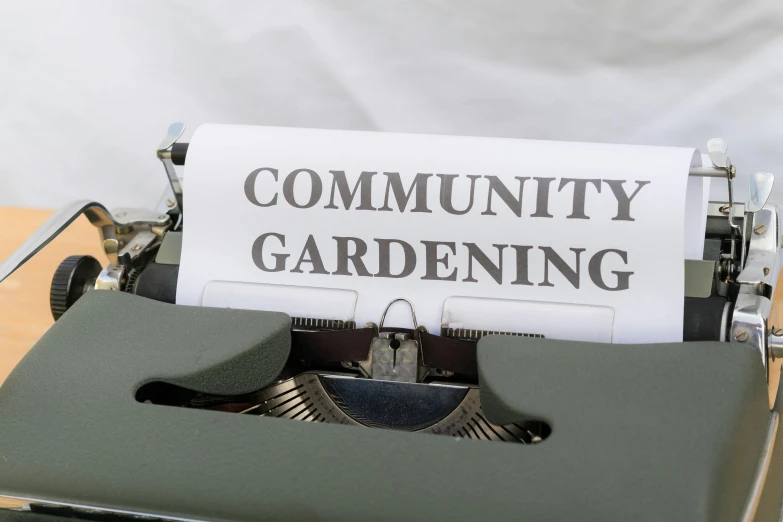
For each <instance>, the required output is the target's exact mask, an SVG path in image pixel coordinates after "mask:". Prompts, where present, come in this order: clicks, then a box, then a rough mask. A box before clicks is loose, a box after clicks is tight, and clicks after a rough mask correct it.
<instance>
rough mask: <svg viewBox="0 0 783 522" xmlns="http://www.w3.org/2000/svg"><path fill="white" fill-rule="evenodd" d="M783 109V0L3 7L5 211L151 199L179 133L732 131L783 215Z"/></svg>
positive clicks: (638, 136)
mask: <svg viewBox="0 0 783 522" xmlns="http://www.w3.org/2000/svg"><path fill="white" fill-rule="evenodd" d="M782 110H783V4H780V3H779V2H762V1H742V2H737V1H735V0H722V1H718V2H716V1H707V0H693V1H690V2H681V1H678V0H659V1H656V2H621V1H619V0H616V1H589V2H588V1H574V0H571V1H563V0H553V1H548V2H534V1H512V0H503V1H498V0H491V1H488V0H482V1H480V2H476V1H470V0H462V1H446V0H441V1H428V2H425V1H422V0H411V1H395V2H389V1H368V0H363V1H358V0H356V1H335V0H329V1H327V0H302V1H298V0H287V1H286V2H251V1H244V2H239V1H232V2H218V1H212V2H208V1H184V0H183V1H155V2H152V1H147V2H131V1H126V2H103V1H100V0H78V1H67V2H66V1H38V0H5V1H4V2H2V3H0V205H19V206H38V207H43V206H46V207H53V206H59V205H62V204H64V203H66V202H68V201H70V200H73V199H83V198H86V197H91V198H94V199H97V200H98V201H101V202H103V203H105V204H106V205H108V206H151V205H154V204H155V203H156V201H157V199H158V197H159V195H160V194H161V192H162V190H163V188H164V186H165V183H166V181H165V176H164V173H163V169H162V166H161V165H160V164H159V162H158V161H157V159H156V158H155V154H154V150H155V148H156V145H157V144H158V142H159V141H160V139H161V138H162V137H163V136H164V135H165V131H166V128H167V126H168V124H169V123H170V122H172V121H184V122H186V123H187V124H188V126H189V132H188V133H187V134H186V137H189V136H190V133H191V132H192V131H193V130H194V129H195V128H196V126H198V125H199V124H200V123H203V122H222V123H242V124H255V125H279V126H297V127H320V128H337V129H357V130H378V131H396V132H416V133H440V134H459V135H468V136H499V137H518V138H535V139H555V140H575V141H597V142H614V143H635V144H648V145H675V146H693V147H698V148H701V149H702V150H704V143H705V141H706V140H707V139H708V138H710V137H713V136H720V137H723V138H725V139H726V140H727V141H728V143H729V146H730V150H729V153H730V156H731V157H732V160H733V161H734V163H735V164H736V165H737V166H738V168H739V171H740V177H739V179H738V188H737V190H736V193H737V198H738V200H743V199H744V198H745V197H747V189H746V183H747V181H746V180H745V179H744V177H743V176H742V175H743V174H747V173H749V172H752V171H754V170H762V169H763V170H769V171H771V172H773V173H777V174H779V178H780V179H779V182H778V185H777V187H776V190H775V195H773V199H776V200H777V201H779V202H781V203H783V148H782V147H781V146H780V144H781V143H782V142H783V124H781V122H780V114H781V111H782ZM521 168H524V166H521ZM185 184H186V185H187V180H186V181H185ZM712 190H713V194H712V196H713V198H723V197H725V192H726V190H725V184H724V183H720V182H714V183H713V189H712ZM664 208H665V207H664Z"/></svg>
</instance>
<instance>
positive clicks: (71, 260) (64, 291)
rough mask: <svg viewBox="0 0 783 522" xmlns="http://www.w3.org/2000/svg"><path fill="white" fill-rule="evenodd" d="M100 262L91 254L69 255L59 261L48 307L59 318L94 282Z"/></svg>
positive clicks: (55, 318)
mask: <svg viewBox="0 0 783 522" xmlns="http://www.w3.org/2000/svg"><path fill="white" fill-rule="evenodd" d="M100 273H101V264H100V263H98V260H97V259H95V258H94V257H92V256H70V257H67V258H65V260H64V261H63V262H62V263H60V266H58V267H57V270H55V272H54V277H53V278H52V289H51V292H50V293H49V307H50V308H51V310H52V317H54V320H55V321H56V320H57V319H59V318H60V317H61V316H62V315H63V314H64V313H65V312H66V310H68V309H69V308H70V307H71V306H73V303H75V302H76V301H77V300H78V299H79V298H80V297H81V296H82V295H84V293H85V292H86V291H87V290H89V289H90V288H91V287H92V286H93V285H94V284H95V280H96V279H97V278H98V275H99V274H100Z"/></svg>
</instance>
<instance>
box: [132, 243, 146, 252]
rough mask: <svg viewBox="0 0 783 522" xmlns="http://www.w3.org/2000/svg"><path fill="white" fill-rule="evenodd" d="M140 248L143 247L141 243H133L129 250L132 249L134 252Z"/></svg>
mask: <svg viewBox="0 0 783 522" xmlns="http://www.w3.org/2000/svg"><path fill="white" fill-rule="evenodd" d="M142 248H143V246H142V245H133V248H132V249H131V250H133V251H134V252H138V251H139V250H141V249H142Z"/></svg>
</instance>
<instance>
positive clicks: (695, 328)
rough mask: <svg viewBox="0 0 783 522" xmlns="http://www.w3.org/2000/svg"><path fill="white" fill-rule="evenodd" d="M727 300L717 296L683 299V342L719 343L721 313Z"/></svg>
mask: <svg viewBox="0 0 783 522" xmlns="http://www.w3.org/2000/svg"><path fill="white" fill-rule="evenodd" d="M727 302H728V300H727V299H726V298H725V297H722V296H719V295H713V296H712V297H707V298H705V299H700V298H697V297H686V298H685V321H684V323H683V327H682V340H683V341H686V342H687V341H720V340H721V334H722V332H721V322H722V320H723V311H724V309H725V307H726V303H727Z"/></svg>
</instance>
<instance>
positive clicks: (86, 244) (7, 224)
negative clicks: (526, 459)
mask: <svg viewBox="0 0 783 522" xmlns="http://www.w3.org/2000/svg"><path fill="white" fill-rule="evenodd" d="M51 214H52V211H51V210H33V209H20V208H0V260H4V259H5V258H7V257H8V256H9V255H11V253H12V252H13V251H14V250H16V248H17V247H18V246H19V245H21V244H22V243H23V242H24V241H25V240H26V239H27V238H28V237H29V236H30V235H31V234H32V233H33V232H34V231H35V229H37V228H38V227H39V226H40V225H41V224H42V223H43V222H44V221H46V219H47V218H48V217H49V216H50V215H51ZM74 254H89V255H91V256H93V257H95V258H96V259H98V260H99V261H100V262H101V264H105V263H106V262H107V260H106V257H105V256H104V255H103V252H102V250H101V248H100V244H99V239H98V232H97V230H96V229H95V228H94V227H93V226H92V225H90V223H89V222H88V221H87V219H86V218H84V217H81V218H79V219H78V220H77V221H76V222H75V223H73V224H72V225H71V226H70V227H69V228H68V229H67V230H65V232H63V233H62V234H60V236H58V237H57V239H55V240H54V241H52V242H51V243H50V244H49V245H48V246H47V247H46V248H44V249H43V250H42V251H41V252H40V253H39V254H38V255H36V256H35V257H33V258H32V259H31V260H30V261H28V262H27V263H26V264H25V265H24V266H23V267H22V268H21V269H19V270H17V271H16V272H15V273H14V274H13V275H12V276H11V277H9V278H8V279H6V280H5V281H4V282H3V283H0V383H2V382H3V380H5V378H6V376H7V375H8V373H9V372H10V371H11V370H12V369H13V367H14V366H16V364H17V363H18V362H19V361H20V360H21V359H22V357H23V356H24V355H25V354H26V353H27V350H29V349H30V347H32V346H33V344H35V342H36V341H37V340H38V339H39V338H40V337H41V335H43V334H44V332H46V330H47V329H48V328H49V326H51V325H52V322H53V321H52V314H51V312H50V311H49V285H50V283H51V280H52V275H54V271H55V270H56V269H57V265H59V264H60V262H61V261H62V260H63V259H65V258H66V257H68V256H70V255H74ZM781 284H783V277H782V278H781V279H780V280H779V281H778V285H781ZM782 319H783V292H778V293H777V295H776V299H775V303H773V313H772V321H771V323H772V325H775V326H779V327H783V320H782ZM781 362H783V361H780V360H778V362H777V363H776V365H775V366H776V368H775V369H774V371H770V380H771V381H773V382H772V384H773V386H772V389H775V388H777V382H778V379H779V375H780V363H781Z"/></svg>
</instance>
